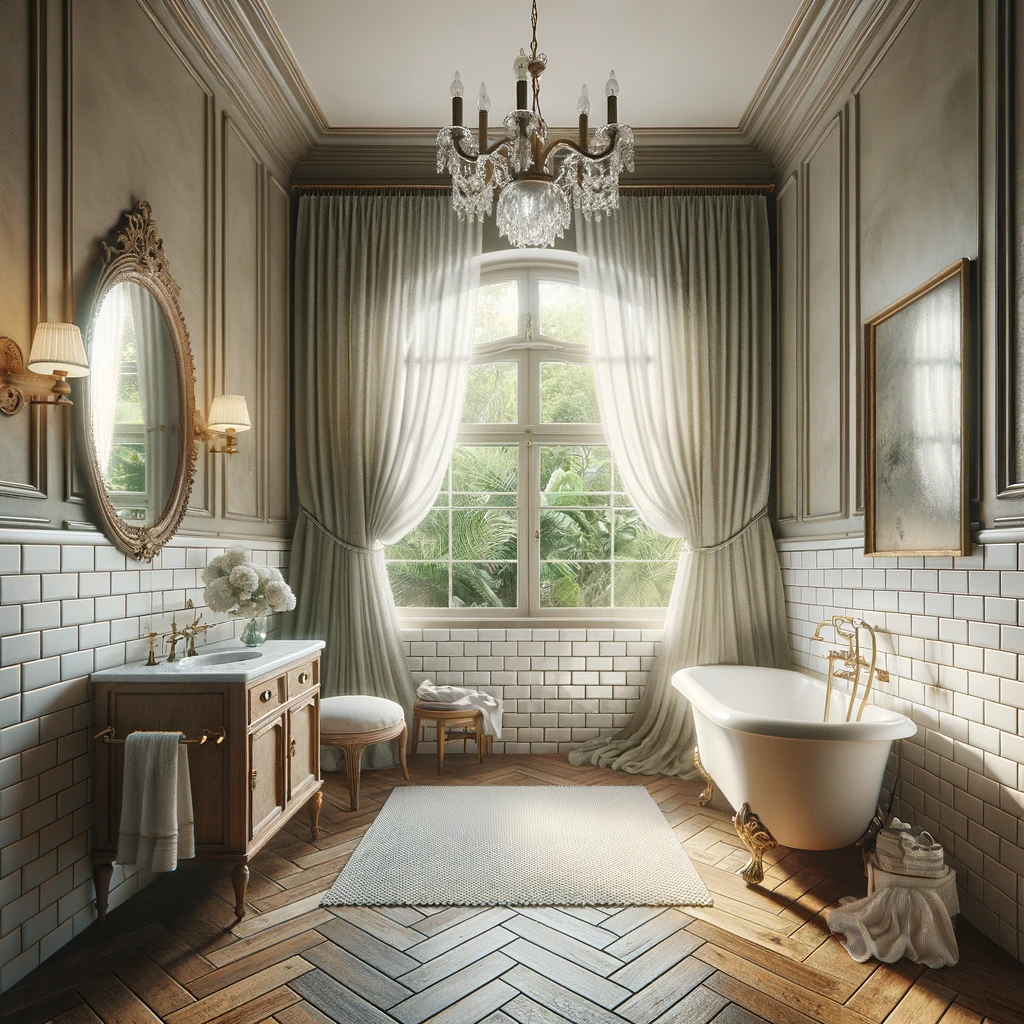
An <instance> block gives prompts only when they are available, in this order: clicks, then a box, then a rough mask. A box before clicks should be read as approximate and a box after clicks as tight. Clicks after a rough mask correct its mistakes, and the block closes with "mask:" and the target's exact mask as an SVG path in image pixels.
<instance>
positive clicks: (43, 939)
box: [0, 0, 292, 991]
mask: <svg viewBox="0 0 1024 1024" xmlns="http://www.w3.org/2000/svg"><path fill="white" fill-rule="evenodd" d="M154 11H156V12H158V14H159V17H157V15H155V14H154ZM165 17H166V18H168V19H169V20H168V21H167V22H166V24H165V23H163V22H161V21H160V20H159V19H160V18H165ZM175 39H179V40H180V42H177V43H176V42H175V41H174V40H175ZM189 46H190V44H189V43H188V42H187V39H186V38H185V37H184V33H182V32H181V31H180V26H177V25H176V24H175V22H173V21H172V20H170V16H169V15H168V14H167V13H166V11H165V9H164V6H163V4H162V3H161V2H160V0H152V7H150V6H149V3H148V2H144V0H73V2H72V0H3V2H0V153H2V155H3V159H2V160H0V242H2V244H0V280H2V282H3V284H2V287H0V335H8V336H10V337H13V338H14V339H15V341H17V342H18V343H19V344H20V345H21V346H22V348H23V349H25V348H27V346H28V344H29V341H30V338H31V332H32V329H33V327H34V325H35V323H36V322H37V321H39V320H43V319H52V320H67V319H73V320H76V321H77V322H78V323H80V324H81V323H82V322H83V316H82V310H83V305H84V301H85V299H86V298H87V288H88V282H89V279H90V275H91V274H92V272H93V269H94V267H95V266H96V263H97V261H98V259H99V255H100V242H101V241H102V240H103V239H105V238H106V237H107V236H108V234H109V233H110V232H111V231H112V230H113V229H114V228H115V227H116V225H117V224H118V221H119V219H120V217H121V215H122V212H123V211H125V210H126V209H129V208H130V207H131V206H132V205H133V204H134V203H135V202H136V201H138V200H140V199H145V200H148V201H149V202H150V203H151V205H152V208H153V214H154V216H155V218H156V221H157V224H158V226H159V230H160V234H161V235H162V237H163V242H164V248H165V251H166V253H167V257H168V259H169V261H170V265H171V270H172V272H173V273H174V275H175V277H176V279H177V281H178V284H179V285H180V286H181V295H180V304H181V308H182V311H183V313H184V316H185V319H186V323H187V325H188V330H189V334H190V338H191V345H192V350H193V356H194V361H195V365H196V372H197V377H198V385H197V401H198V402H199V404H200V405H201V406H202V407H203V408H204V410H205V409H206V408H208V406H209V402H210V399H211V398H212V397H213V395H215V394H218V393H221V392H224V391H230V392H239V391H240V392H242V393H244V394H245V396H246V398H247V399H248V404H249V410H250V414H251V417H252V421H253V428H252V430H251V431H249V432H248V433H245V434H242V435H241V437H240V439H239V454H238V455H235V456H232V457H231V458H227V457H225V456H216V455H208V454H206V452H205V450H203V449H202V448H201V449H200V451H201V454H200V459H199V466H198V471H197V474H196V482H195V487H194V489H193V492H192V508H191V510H190V512H189V514H188V515H187V516H186V518H185V520H184V522H183V523H182V526H181V530H180V532H179V535H178V537H177V538H176V539H175V541H174V542H173V544H172V545H171V546H170V547H168V548H167V549H166V550H165V551H164V552H163V553H162V554H161V555H160V556H159V557H158V559H157V561H156V562H155V563H154V564H153V565H146V564H145V563H143V564H142V565H141V566H140V565H137V564H135V563H133V562H131V561H130V560H129V561H128V562H127V563H126V562H125V558H124V556H123V555H121V554H119V553H118V552H117V551H115V550H113V549H112V548H111V547H110V545H109V544H107V543H106V542H105V541H104V540H103V538H102V537H101V536H100V535H99V534H97V533H90V532H85V531H84V529H83V528H84V527H87V526H88V525H89V524H91V523H94V522H95V520H94V517H93V515H92V512H91V510H90V506H89V503H88V500H87V498H86V496H85V495H84V494H83V490H82V485H81V482H80V481H81V480H82V479H83V477H82V474H81V473H79V472H76V462H75V458H76V453H75V451H74V448H75V443H74V441H75V439H74V435H73V425H74V422H75V421H74V420H73V419H70V418H68V417H67V416H65V415H64V414H63V413H61V412H58V411H56V410H45V411H43V410H28V411H23V412H22V413H20V414H19V415H18V416H16V417H13V418H11V419H7V418H6V417H0V420H2V422H0V991H3V990H5V989H6V988H9V987H10V986H11V985H13V984H14V983H16V982H17V981H18V980H19V979H20V978H21V977H23V976H24V975H25V974H26V973H27V972H28V971H30V970H31V969H32V968H33V967H35V966H36V965H37V964H38V963H39V962H40V961H41V960H44V959H46V957H48V956H49V955H51V954H52V953H53V952H54V951H55V950H56V949H58V948H59V947H60V946H61V945H63V944H64V943H65V942H67V941H69V940H70V939H71V938H72V937H73V935H75V934H78V933H79V932H80V931H81V930H82V929H84V928H85V927H87V926H88V925H89V924H90V923H91V921H92V920H93V917H94V912H93V909H92V905H91V902H92V881H91V875H90V849H91V847H90V839H91V802H92V799H93V795H94V794H93V792H92V785H93V782H92V778H93V764H92V743H93V740H92V733H93V731H94V730H93V728H92V723H93V718H94V715H93V705H92V701H91V699H90V696H89V691H88V686H87V683H88V676H89V673H90V672H92V671H93V670H94V669H95V668H103V667H108V666H109V665H113V664H118V663H120V662H123V661H125V660H129V661H131V660H135V659H137V658H140V657H143V656H144V653H145V652H144V647H145V641H144V640H140V639H139V636H140V634H141V633H144V632H146V631H147V629H148V628H150V626H151V627H152V628H154V629H156V630H166V629H167V628H168V623H169V621H170V619H171V618H172V617H173V616H174V615H175V613H176V612H177V613H178V614H180V610H181V609H182V608H183V607H184V604H185V601H186V600H187V599H190V598H191V599H193V600H195V602H196V605H197V607H200V606H201V602H202V589H201V586H200V585H199V582H198V577H197V574H198V571H199V569H200V568H201V567H202V566H203V565H205V564H206V561H207V560H208V559H209V557H210V556H211V555H212V554H215V553H217V552H218V551H221V550H223V547H224V545H225V544H226V543H228V539H229V538H241V539H244V541H245V545H244V546H246V547H247V548H250V549H254V550H253V556H252V557H254V558H257V559H258V560H264V561H269V562H270V564H275V565H287V549H288V546H289V538H290V536H291V519H292V508H291V505H290V493H291V470H290V465H291V460H290V425H289V420H290V414H289V403H290V393H289V366H290V351H289V295H288V285H289V278H290V269H289V238H290V195H289V190H288V187H287V182H288V180H289V168H287V167H284V166H282V165H281V160H282V158H281V157H280V156H276V155H271V154H270V153H268V152H267V151H266V146H265V145H263V144H261V142H260V141H259V140H260V139H264V138H265V133H264V132H260V131H258V130H257V129H256V127H255V126H253V125H252V124H251V123H250V122H249V121H248V120H247V118H246V116H245V114H244V113H243V112H242V111H240V110H239V109H237V107H236V106H235V105H234V104H233V102H232V101H231V99H230V98H229V96H228V90H227V88H226V87H225V86H224V85H223V83H222V82H221V81H220V79H219V78H218V76H217V75H216V74H215V73H214V71H213V70H212V69H211V67H210V66H209V65H208V64H207V63H205V59H204V57H203V56H202V55H201V54H199V53H195V52H192V50H191V49H190V48H189ZM73 386H74V388H75V389H78V388H80V387H81V386H82V384H81V382H74V385H73ZM68 524H71V525H72V526H75V527H78V530H77V532H75V531H73V530H69V529H65V527H66V526H67V525H68ZM24 527H36V528H38V529H36V530H34V531H31V532H26V530H25V529H24ZM140 569H141V570H142V571H140ZM232 629H233V627H232V625H231V624H230V623H228V624H223V625H220V626H218V627H217V629H216V630H215V631H214V632H213V633H211V634H210V636H211V637H215V636H218V635H221V636H230V635H231V632H232ZM147 878H148V875H145V874H144V873H138V872H133V871H132V870H131V869H127V870H126V869H123V868H119V869H118V871H117V872H115V878H114V889H113V891H112V905H116V904H117V903H120V902H123V901H124V900H125V899H127V898H128V897H129V896H131V895H132V894H133V893H134V892H135V891H136V890H137V888H138V887H139V886H140V885H141V884H144V882H145V880H146V879H147Z"/></svg>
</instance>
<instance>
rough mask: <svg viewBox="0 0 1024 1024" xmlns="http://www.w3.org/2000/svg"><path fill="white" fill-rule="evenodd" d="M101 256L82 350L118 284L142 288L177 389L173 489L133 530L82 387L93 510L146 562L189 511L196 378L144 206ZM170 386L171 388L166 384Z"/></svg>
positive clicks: (127, 217) (172, 285) (174, 292)
mask: <svg viewBox="0 0 1024 1024" xmlns="http://www.w3.org/2000/svg"><path fill="white" fill-rule="evenodd" d="M102 246H103V256H102V259H101V260H100V265H99V268H98V273H97V276H96V280H95V283H94V285H93V288H92V294H91V298H90V303H89V315H88V320H87V321H86V329H85V332H84V333H85V338H86V345H87V346H89V345H91V342H92V339H93V338H94V336H95V330H96V320H97V317H98V315H99V311H100V307H101V305H102V303H103V299H104V297H105V296H106V295H107V293H108V292H109V291H110V289H111V288H113V287H114V286H115V285H117V284H121V283H132V282H133V283H135V284H138V285H140V286H142V287H143V288H145V289H146V290H147V291H148V292H149V293H150V294H151V295H152V296H153V298H154V299H155V300H156V302H157V304H158V305H159V307H160V311H161V312H162V313H163V316H164V321H165V322H166V325H167V332H168V335H169V336H170V341H171V349H172V350H173V352H174V364H175V369H176V371H177V382H176V385H177V389H178V407H179V410H178V411H179V415H178V423H179V435H178V457H177V468H176V470H175V475H174V483H173V485H172V487H171V491H170V494H169V495H168V498H167V501H166V503H165V504H164V507H163V509H162V511H161V512H160V514H159V515H158V516H157V518H156V519H155V521H154V522H152V523H146V524H138V525H136V524H133V523H131V522H126V521H125V520H123V519H121V517H120V516H119V515H118V514H117V509H115V508H114V505H113V503H112V502H111V500H110V497H109V495H108V494H107V489H106V486H105V484H104V480H103V474H102V471H101V469H100V463H99V460H98V458H97V455H96V439H95V436H94V432H93V426H92V423H93V420H92V414H91V404H92V397H91V390H90V388H89V387H88V386H87V387H85V388H84V389H83V390H84V392H85V398H84V401H83V402H82V403H81V406H82V410H83V418H84V432H85V436H86V438H87V439H88V440H87V445H86V447H87V458H86V460H85V462H86V466H87V474H88V479H89V488H90V491H91V493H92V497H93V501H94V504H95V507H96V509H97V511H98V513H99V515H100V518H101V519H102V522H103V530H104V532H105V533H106V535H107V536H108V537H109V538H110V540H111V541H112V542H113V543H114V544H115V545H116V546H117V547H118V548H120V550H121V551H123V552H124V553H125V554H127V555H131V557H132V558H134V559H136V560H138V561H141V560H143V559H145V560H146V561H148V562H151V561H152V560H153V558H154V557H155V556H156V554H157V552H159V551H160V549H161V548H162V547H163V546H164V545H165V544H166V543H167V542H168V541H169V540H170V539H171V537H173V536H174V534H175V533H176V532H177V529H178V526H179V525H180V524H181V520H182V517H183V516H184V515H185V510H186V508H187V507H188V500H189V496H190V495H191V493H192V482H193V479H194V477H195V472H196V459H197V454H198V450H197V444H196V437H195V429H194V427H195V423H194V418H195V408H196V402H195V389H196V374H195V365H194V363H193V361H192V348H191V346H190V344H189V338H188V329H187V328H186V327H185V318H184V317H183V316H182V313H181V307H180V306H179V305H178V295H179V294H180V292H181V289H180V287H179V286H178V283H177V282H176V281H175V280H174V277H173V276H172V275H171V271H170V268H169V265H168V262H167V256H166V254H165V253H164V250H163V239H162V238H160V236H159V235H158V234H157V227H156V221H155V220H154V219H153V211H152V209H151V207H150V205H149V203H147V202H145V201H144V200H143V201H140V202H138V203H137V204H136V207H135V210H134V211H130V212H126V213H125V214H124V216H123V217H122V220H121V224H120V226H119V227H118V230H117V235H116V239H115V241H114V244H113V245H107V243H106V242H104V243H102ZM168 386H172V382H170V381H169V382H168Z"/></svg>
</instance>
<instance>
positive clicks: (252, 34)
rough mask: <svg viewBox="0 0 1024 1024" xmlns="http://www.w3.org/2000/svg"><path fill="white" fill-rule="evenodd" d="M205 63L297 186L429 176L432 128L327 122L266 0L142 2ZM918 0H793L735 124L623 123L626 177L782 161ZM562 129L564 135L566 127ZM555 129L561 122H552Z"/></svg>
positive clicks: (758, 177)
mask: <svg viewBox="0 0 1024 1024" xmlns="http://www.w3.org/2000/svg"><path fill="white" fill-rule="evenodd" d="M141 2H143V3H145V4H146V5H147V6H148V7H149V9H150V10H151V11H152V12H153V13H154V16H155V17H157V18H158V20H160V22H161V23H162V24H163V25H164V26H165V28H166V29H167V30H168V31H169V32H170V33H171V34H172V36H173V37H174V38H175V41H176V42H179V44H180V43H181V42H182V41H183V40H184V41H187V43H188V48H189V50H190V51H192V52H198V53H199V54H200V55H201V56H202V57H203V59H204V60H205V62H206V63H207V64H208V65H209V66H210V67H211V68H212V69H214V70H215V71H216V72H217V73H218V74H219V75H220V77H221V78H222V79H223V80H224V83H225V85H226V87H227V89H228V92H229V93H230V95H231V97H232V99H233V100H234V102H235V103H236V104H237V105H238V107H239V108H240V109H241V110H242V112H243V113H244V114H245V115H246V116H247V118H248V119H249V121H250V122H251V123H252V126H253V129H254V130H255V131H256V133H257V134H258V136H259V137H260V139H261V141H262V142H263V144H264V145H265V146H266V147H267V149H268V151H269V152H270V153H272V154H274V155H275V156H276V157H277V158H278V160H279V162H280V164H281V167H282V169H283V170H292V169H294V178H293V180H294V182H295V183H296V184H317V183H328V182H336V183H350V184H361V183H363V184H371V183H372V184H378V183H383V184H390V183H392V182H393V183H395V184H423V183H436V182H437V181H438V176H437V173H436V164H435V155H434V154H435V143H436V133H437V129H436V128H334V127H330V126H329V125H328V124H327V122H326V118H325V117H324V113H323V110H322V109H321V108H320V105H319V104H318V102H317V101H316V98H315V97H314V96H313V94H312V91H311V90H310V88H309V86H308V84H307V82H306V80H305V78H304V76H303V74H302V72H301V70H300V68H299V66H298V64H297V63H296V61H295V58H294V56H293V55H292V53H291V50H290V48H289V47H288V44H287V42H286V41H285V39H284V36H283V35H282V33H281V30H280V28H279V27H278V25H277V23H276V21H275V20H274V17H273V14H272V13H271V11H270V9H269V7H268V5H267V2H266V0H141ZM916 3H917V0H855V2H851V0H802V4H801V6H800V9H799V10H798V11H797V14H796V16H795V17H794V19H793V22H792V23H791V25H790V28H789V30H788V31H787V33H786V36H785V38H784V39H783V40H782V42H781V44H780V45H779V48H778V50H777V51H776V53H775V56H774V57H773V58H772V62H771V64H770V65H769V67H768V69H767V70H766V72H765V75H764V77H763V78H762V80H761V83H760V84H759V86H758V88H757V90H756V92H755V94H754V96H753V97H752V99H751V101H750V104H749V105H748V107H747V109H746V111H745V112H744V114H743V117H742V119H741V121H740V124H739V126H738V127H737V128H711V129H681V128H638V129H634V134H635V137H636V149H637V168H638V170H637V173H636V174H635V175H631V176H630V178H629V182H630V183H631V184H652V185H653V184H667V183H679V184H685V183H688V182H700V181H705V180H707V181H709V182H714V181H722V182H727V181H733V182H750V183H762V182H770V181H772V180H774V179H775V178H776V177H777V175H778V173H780V172H781V171H782V170H783V169H784V168H785V167H786V166H787V165H788V163H789V162H790V161H791V160H792V159H793V157H794V156H795V154H796V152H797V151H798V149H799V147H800V146H801V145H802V144H803V143H804V141H805V140H806V137H807V134H808V132H810V131H811V129H812V128H813V126H814V125H815V124H816V123H817V122H818V121H819V120H820V118H821V117H822V116H823V115H824V114H825V113H826V111H827V110H828V108H829V107H830V106H831V105H832V104H833V103H834V102H835V100H836V97H837V96H838V94H839V91H840V89H841V88H842V86H843V84H844V82H846V81H847V80H848V78H849V75H850V74H851V72H852V70H853V69H854V68H855V67H856V65H857V62H858V61H859V60H861V59H862V57H863V55H864V52H865V49H866V47H867V46H868V44H869V43H870V41H871V40H872V39H873V38H874V37H875V35H876V33H877V32H878V31H879V29H880V27H881V26H883V25H884V24H885V23H887V22H890V21H891V17H892V16H893V15H894V13H895V14H896V15H897V16H898V14H899V12H901V11H904V12H905V11H906V10H909V9H910V8H911V7H912V6H913V5H914V4H916ZM564 133H565V134H568V135H570V136H572V135H574V134H575V128H572V129H566V130H565V132H564ZM559 134H562V131H559Z"/></svg>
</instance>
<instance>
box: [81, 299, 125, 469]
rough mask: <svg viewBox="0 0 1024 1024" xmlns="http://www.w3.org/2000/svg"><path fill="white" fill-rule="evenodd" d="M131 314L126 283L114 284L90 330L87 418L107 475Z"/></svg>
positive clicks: (102, 466)
mask: <svg viewBox="0 0 1024 1024" xmlns="http://www.w3.org/2000/svg"><path fill="white" fill-rule="evenodd" d="M131 315H132V304H131V292H130V290H129V286H128V285H127V284H125V283H122V284H115V285H114V287H113V288H111V289H110V291H109V292H107V294H106V295H105V296H104V298H103V302H102V303H101V305H100V308H99V312H98V313H97V314H96V323H95V325H94V327H93V331H92V339H93V340H92V350H91V351H90V353H89V366H90V373H91V376H92V378H93V379H92V380H91V381H90V382H89V391H90V399H89V401H90V417H91V419H92V432H93V443H94V444H95V445H96V451H97V453H98V456H99V460H100V472H101V473H102V474H103V475H104V476H106V473H107V466H108V464H109V462H110V445H111V441H112V440H113V437H114V417H115V414H116V413H117V388H118V384H119V383H120V381H121V350H122V348H123V347H124V342H125V336H126V335H127V332H128V324H129V321H130V319H131Z"/></svg>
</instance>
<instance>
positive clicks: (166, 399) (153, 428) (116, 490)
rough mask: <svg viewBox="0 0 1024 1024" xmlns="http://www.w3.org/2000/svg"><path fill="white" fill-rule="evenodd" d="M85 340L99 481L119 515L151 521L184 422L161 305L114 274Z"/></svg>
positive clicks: (172, 468)
mask: <svg viewBox="0 0 1024 1024" xmlns="http://www.w3.org/2000/svg"><path fill="white" fill-rule="evenodd" d="M90 342H91V352H90V353H89V356H90V361H91V363H92V365H93V367H94V372H93V379H92V381H91V384H90V387H91V398H92V401H91V402H90V403H89V409H90V414H91V416H92V424H91V425H92V432H93V439H94V441H95V445H96V458H97V461H98V462H99V469H100V473H101V475H102V478H103V483H104V485H105V487H106V490H107V494H108V496H109V498H110V502H111V504H112V505H113V506H114V508H115V509H116V511H117V515H118V516H119V517H120V518H121V519H123V520H125V521H126V522H132V523H147V524H150V523H153V522H155V521H156V519H157V517H158V516H159V515H160V513H161V512H162V511H163V508H164V506H165V505H166V504H167V499H168V498H169V497H170V495H171V490H172V488H173V486H174V478H175V473H176V470H177V454H178V443H179V438H178V434H179V432H180V428H181V424H180V422H179V403H178V389H177V380H176V369H175V359H174V350H173V349H172V347H171V337H170V332H169V331H168V329H167V324H166V322H165V320H164V315H163V312H162V311H161V309H160V306H159V304H158V303H157V301H156V299H155V298H154V296H153V295H152V294H151V293H150V292H149V291H147V290H146V289H145V288H144V287H143V286H142V285H140V284H137V283H136V282H134V281H131V282H129V281H122V282H119V283H118V284H115V285H114V286H113V287H112V288H111V289H110V290H109V291H108V292H107V293H106V294H105V295H104V296H103V299H102V302H101V304H100V307H99V310H98V312H97V315H96V320H95V326H94V329H93V332H92V336H91V338H90Z"/></svg>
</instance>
